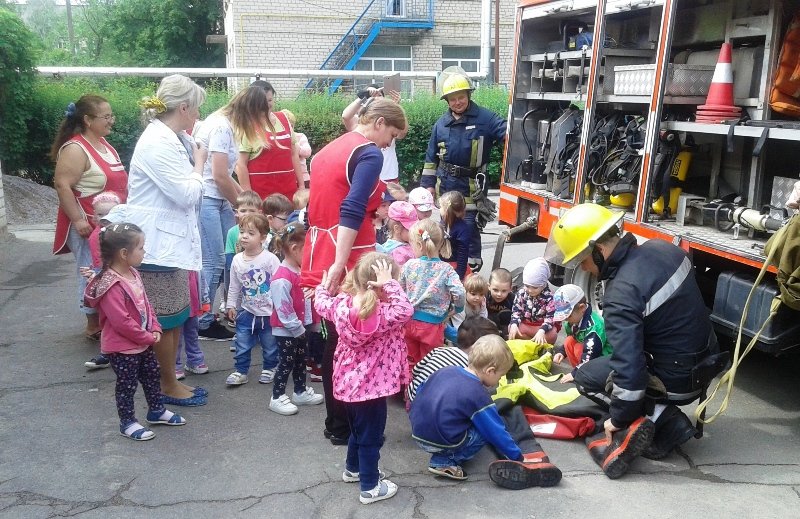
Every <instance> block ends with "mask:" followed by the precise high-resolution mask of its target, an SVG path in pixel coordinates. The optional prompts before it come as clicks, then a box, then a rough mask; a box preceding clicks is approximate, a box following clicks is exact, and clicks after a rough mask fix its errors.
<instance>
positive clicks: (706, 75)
mask: <svg viewBox="0 0 800 519" xmlns="http://www.w3.org/2000/svg"><path fill="white" fill-rule="evenodd" d="M655 72H656V65H655V63H651V64H648V65H623V66H619V67H614V95H634V96H639V95H650V94H651V93H652V91H653V87H654V79H655ZM713 76H714V67H713V66H708V65H675V64H673V63H670V64H669V69H668V70H667V90H666V93H665V95H668V96H683V97H686V96H705V95H708V87H709V86H710V85H711V78H712V77H713Z"/></svg>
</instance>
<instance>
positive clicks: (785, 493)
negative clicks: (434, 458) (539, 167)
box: [0, 226, 800, 519]
mask: <svg viewBox="0 0 800 519" xmlns="http://www.w3.org/2000/svg"><path fill="white" fill-rule="evenodd" d="M11 230H12V232H13V233H14V234H15V236H16V237H15V238H13V239H10V240H6V241H0V518H6V517H8V518H40V517H41V518H45V517H80V518H107V517H114V518H137V519H141V518H162V517H163V518H172V517H193V518H227V517H236V518H238V517H242V518H250V517H253V518H283V517H297V518H318V517H319V518H344V517H354V518H358V517H365V518H367V517H369V518H372V517H384V518H389V517H391V518H412V517H413V518H440V517H441V518H449V517H460V518H473V517H475V518H478V517H480V518H486V517H503V518H537V517H548V518H559V517H576V516H590V517H594V518H604V517H614V518H626V517H637V518H641V517H645V516H648V517H665V518H666V517H681V518H683V517H705V516H717V517H733V516H734V515H736V516H739V517H800V512H798V510H799V509H800V449H798V448H797V443H798V438H799V437H800V436H799V435H798V433H799V432H800V430H799V429H800V420H798V417H800V389H798V383H797V380H798V373H799V372H798V368H800V360H799V358H798V356H797V355H788V356H785V357H783V358H780V359H776V358H773V357H769V356H765V355H761V354H758V353H755V354H752V355H751V357H749V358H748V359H747V361H746V362H745V364H744V366H743V367H742V368H740V371H739V375H738V378H737V384H736V390H735V391H734V395H733V401H732V403H731V406H730V408H729V410H728V411H727V413H726V414H725V415H723V416H722V417H721V418H719V419H718V420H717V421H716V422H715V423H713V424H711V425H708V426H707V427H706V434H705V437H703V438H702V439H700V440H690V441H689V442H688V443H687V444H686V445H684V446H683V447H682V448H681V449H680V451H679V452H676V453H673V454H671V455H670V456H669V457H667V458H666V459H664V460H662V461H658V462H656V461H649V460H644V459H641V460H637V461H636V462H635V464H634V466H633V467H632V470H631V471H630V472H629V473H628V474H627V475H626V476H624V477H623V478H622V479H620V480H616V481H611V480H609V479H608V478H606V476H605V475H603V473H602V472H601V471H600V469H599V468H598V467H597V466H596V465H595V464H594V463H593V462H592V460H591V458H590V457H589V455H588V453H587V451H586V448H585V447H584V445H583V442H581V441H577V440H576V441H553V440H543V441H542V442H541V443H542V445H543V447H544V449H545V451H546V452H547V453H548V454H549V456H550V459H551V461H552V462H553V463H554V464H556V465H557V466H558V467H559V468H560V469H561V470H562V471H563V473H564V478H563V480H562V481H561V483H560V484H559V485H558V486H556V487H553V488H547V489H541V488H531V489H527V490H523V491H509V490H505V489H501V488H498V487H496V486H495V485H494V484H493V483H492V482H491V481H490V480H489V478H488V474H487V466H488V464H489V463H490V462H491V461H492V459H493V455H492V453H491V451H489V450H488V449H484V451H482V452H481V453H480V454H479V455H478V456H477V457H476V458H475V459H474V460H472V461H471V462H469V463H467V464H466V465H465V469H466V471H467V472H468V474H469V480H468V481H466V482H453V481H449V480H442V479H439V478H435V477H433V476H431V475H429V474H428V473H427V471H426V465H427V463H426V462H427V459H428V458H427V456H426V455H425V454H424V453H423V452H422V451H421V450H419V449H418V448H417V447H416V446H415V444H414V443H413V442H412V440H411V437H410V428H409V424H408V419H407V418H406V416H405V412H404V410H403V407H402V404H401V403H400V402H399V401H397V400H391V401H390V406H389V420H388V424H387V427H386V444H385V445H384V447H383V449H382V451H381V456H382V457H381V463H380V464H381V467H382V469H383V470H385V471H386V472H387V473H388V475H389V477H390V478H391V479H392V480H393V481H394V482H395V483H397V484H398V485H399V487H400V489H399V491H398V493H397V496H395V497H394V498H393V499H389V500H386V501H382V502H379V503H375V504H371V505H367V506H365V505H361V504H360V503H359V501H358V487H357V485H354V484H347V483H344V482H342V480H341V473H342V470H343V465H344V458H345V450H346V448H345V447H334V446H332V445H331V444H330V443H328V442H327V441H326V440H325V439H324V438H323V436H322V429H323V419H324V406H314V407H302V408H301V409H300V413H299V414H297V415H295V416H290V417H284V416H279V415H277V414H275V413H273V412H270V411H269V410H268V409H267V405H268V402H269V397H270V393H271V386H269V385H267V386H264V385H260V384H258V383H257V381H256V378H257V377H256V378H253V377H251V382H250V383H248V384H246V385H244V386H241V387H237V388H227V387H225V378H226V376H227V375H228V374H229V373H230V371H231V370H232V356H231V353H230V352H229V351H228V344H227V343H217V342H204V343H203V344H202V346H203V349H204V351H205V353H206V357H207V363H208V365H209V366H210V367H211V372H210V373H209V374H206V375H191V374H189V375H188V376H189V378H188V382H189V383H191V384H198V385H202V386H203V387H205V388H207V389H208V390H209V392H210V396H209V403H208V405H206V406H204V407H197V408H186V409H177V408H175V409H173V410H174V411H179V412H180V413H181V414H182V415H183V416H184V417H185V418H186V419H187V421H188V424H187V425H186V426H184V427H165V426H161V427H158V426H154V430H155V432H156V438H155V439H154V440H152V441H148V442H133V441H130V440H128V439H126V438H123V437H122V436H120V434H119V429H118V423H119V422H118V419H117V415H116V408H115V405H114V380H115V379H114V374H113V373H112V372H111V370H110V369H104V370H98V371H87V370H86V368H84V366H83V362H84V361H85V360H87V359H88V358H90V357H91V356H93V355H94V354H95V353H96V352H97V348H98V345H97V343H95V342H91V341H89V340H87V339H84V337H83V335H82V333H81V332H82V330H83V324H84V323H83V318H82V316H81V315H80V314H79V313H78V311H77V309H76V306H75V286H74V284H75V279H74V268H75V267H74V263H73V258H72V256H71V255H65V256H56V257H54V256H52V255H51V254H50V250H51V244H52V229H48V228H47V226H40V227H38V228H37V227H25V228H20V227H17V228H12V229H11ZM497 230H498V229H497V226H490V227H489V228H488V229H487V231H488V232H489V233H492V232H497ZM495 239H496V235H492V234H487V235H485V236H484V242H483V243H484V257H485V261H486V262H487V263H488V264H489V265H490V264H491V263H490V262H491V255H492V254H493V252H494V242H495ZM541 250H542V246H541V245H531V244H510V245H509V246H507V248H506V254H505V257H504V262H503V265H504V266H507V267H511V268H513V267H516V266H521V265H522V264H524V262H525V261H526V260H527V259H529V258H531V257H533V256H535V255H537V254H540V253H541ZM259 359H260V355H258V354H257V353H256V354H255V355H254V357H253V360H254V365H253V367H252V368H251V369H252V373H251V374H253V373H257V370H258V369H260V367H259V365H258V360H259ZM290 385H291V382H290ZM312 386H314V388H315V389H316V390H317V391H318V392H322V388H321V384H312ZM686 411H687V413H689V412H691V411H692V407H691V406H690V407H688V408H687V409H686ZM145 413H146V406H145V403H144V398H143V396H142V394H141V391H139V392H137V414H138V416H139V417H140V419H143V418H144V414H145Z"/></svg>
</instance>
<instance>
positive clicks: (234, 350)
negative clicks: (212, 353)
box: [228, 335, 236, 353]
mask: <svg viewBox="0 0 800 519" xmlns="http://www.w3.org/2000/svg"><path fill="white" fill-rule="evenodd" d="M228 349H229V350H231V351H232V352H234V353H235V352H236V336H235V335H234V336H233V339H231V345H230V346H228Z"/></svg>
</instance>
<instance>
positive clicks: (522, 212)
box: [499, 0, 800, 354]
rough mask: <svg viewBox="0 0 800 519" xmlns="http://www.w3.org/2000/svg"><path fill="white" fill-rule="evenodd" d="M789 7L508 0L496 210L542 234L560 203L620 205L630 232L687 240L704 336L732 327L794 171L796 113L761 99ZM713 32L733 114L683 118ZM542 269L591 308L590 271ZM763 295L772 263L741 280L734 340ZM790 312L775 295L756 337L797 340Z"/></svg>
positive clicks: (742, 2)
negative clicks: (575, 288)
mask: <svg viewBox="0 0 800 519" xmlns="http://www.w3.org/2000/svg"><path fill="white" fill-rule="evenodd" d="M798 9H800V1H798V0H791V1H789V0H553V1H546V0H545V1H542V0H522V1H521V3H520V4H519V6H518V9H517V14H516V37H515V47H514V48H515V57H514V65H513V67H514V70H513V76H512V83H511V89H510V90H511V92H510V106H509V114H508V137H507V139H506V145H505V153H504V165H503V176H502V178H501V183H500V204H499V219H500V222H501V223H503V224H506V225H509V226H512V227H516V229H517V230H526V231H527V233H526V234H527V235H529V236H531V237H532V238H533V239H535V240H545V239H547V238H548V236H549V234H550V230H551V228H552V227H553V225H554V224H555V222H556V221H557V219H558V218H559V216H560V215H561V214H563V212H564V211H566V210H567V209H568V208H570V207H572V206H573V205H574V204H578V203H582V202H594V203H599V204H603V205H606V206H609V207H610V208H613V209H615V210H619V211H624V213H625V216H624V219H623V222H624V229H625V230H626V231H627V232H631V233H633V234H634V235H636V237H637V239H638V240H640V241H643V240H651V239H659V240H667V241H670V242H671V243H674V244H676V245H678V246H679V247H681V248H683V249H684V250H685V251H687V253H688V254H689V255H690V257H691V258H692V261H693V263H694V266H695V269H696V274H697V279H698V282H699V284H700V286H701V289H702V290H703V293H704V297H705V298H706V303H707V305H708V307H709V308H710V309H711V319H712V321H713V322H714V325H715V328H716V329H717V332H718V334H721V335H723V336H735V334H736V332H737V331H738V328H739V324H740V319H741V316H742V309H743V306H744V301H745V299H746V298H747V295H748V293H749V292H750V290H751V289H752V288H753V281H754V279H755V277H756V274H757V272H758V270H759V269H760V268H761V266H762V265H763V263H764V244H765V243H766V241H767V239H768V238H769V236H770V235H771V234H772V233H773V232H774V231H775V230H777V229H778V228H780V227H781V225H783V224H784V222H785V221H786V220H787V218H788V217H789V210H788V209H787V208H786V201H787V198H788V197H789V195H790V192H791V191H792V188H793V185H794V183H795V182H796V181H797V176H798V171H800V160H798V158H800V145H799V143H798V141H800V125H799V124H797V122H796V120H795V121H792V120H787V119H786V118H785V117H783V118H782V116H781V115H780V114H777V113H776V112H774V111H773V110H772V109H771V107H770V103H769V99H770V89H771V86H772V78H773V76H774V74H775V70H776V67H777V62H778V57H779V53H780V49H781V43H782V40H783V37H784V34H785V33H786V31H787V26H788V25H789V21H790V19H791V18H792V15H793V14H794V13H796V12H797V11H798ZM724 43H729V44H730V48H731V49H732V52H731V60H730V61H731V65H729V66H730V67H731V68H732V70H733V96H734V102H733V105H734V106H733V107H731V108H732V109H731V110H730V113H733V114H735V115H733V116H726V117H727V118H725V119H724V120H720V121H718V122H712V123H707V122H699V121H701V120H703V118H702V117H696V112H697V108H698V106H701V105H705V104H706V103H707V95H708V92H709V88H710V84H711V82H712V78H714V74H715V70H716V65H717V61H718V59H719V58H720V54H721V53H720V49H721V48H722V47H723V44H724ZM715 80H716V79H715ZM735 107H739V108H738V109H737V108H735ZM725 113H728V112H725ZM554 268H555V267H554ZM556 276H563V282H571V283H576V284H578V285H581V286H582V287H583V288H584V290H585V292H586V294H587V296H588V298H589V299H590V302H591V303H592V304H593V305H594V306H595V307H596V308H598V309H602V289H603V285H602V283H601V282H599V281H598V280H597V279H594V278H592V277H590V276H589V275H588V274H586V273H584V272H582V271H581V270H575V271H566V272H563V271H562V272H556ZM776 293H777V286H776V284H775V280H774V269H772V273H769V274H768V276H767V280H766V282H765V283H762V284H760V285H759V286H758V287H756V292H755V295H754V298H753V301H754V302H753V305H752V306H751V308H750V310H749V312H748V319H747V321H746V323H745V326H743V327H742V328H743V333H744V335H745V336H747V335H750V336H751V337H752V335H753V334H754V333H755V331H756V330H758V329H759V328H760V325H761V323H762V322H763V321H764V319H765V317H766V315H767V314H768V312H769V302H770V301H771V300H772V298H773V296H774V295H775V294H776ZM798 317H800V315H798V312H795V311H792V310H790V309H788V308H786V307H782V309H781V311H780V312H779V315H778V316H776V318H775V319H773V320H772V322H771V323H770V325H769V326H768V327H767V328H766V329H765V330H764V332H763V333H762V335H761V338H760V340H759V342H758V344H757V347H758V348H759V349H761V350H764V351H767V352H770V353H773V354H779V353H781V352H784V351H786V350H787V349H789V348H792V347H794V346H797V345H800V319H798Z"/></svg>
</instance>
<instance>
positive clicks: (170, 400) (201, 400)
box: [161, 394, 208, 407]
mask: <svg viewBox="0 0 800 519" xmlns="http://www.w3.org/2000/svg"><path fill="white" fill-rule="evenodd" d="M161 403H162V404H165V405H177V406H181V407H199V406H201V405H206V404H207V403H208V398H206V397H205V396H200V395H198V394H195V395H194V396H191V397H189V398H174V397H171V396H168V395H161Z"/></svg>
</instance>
